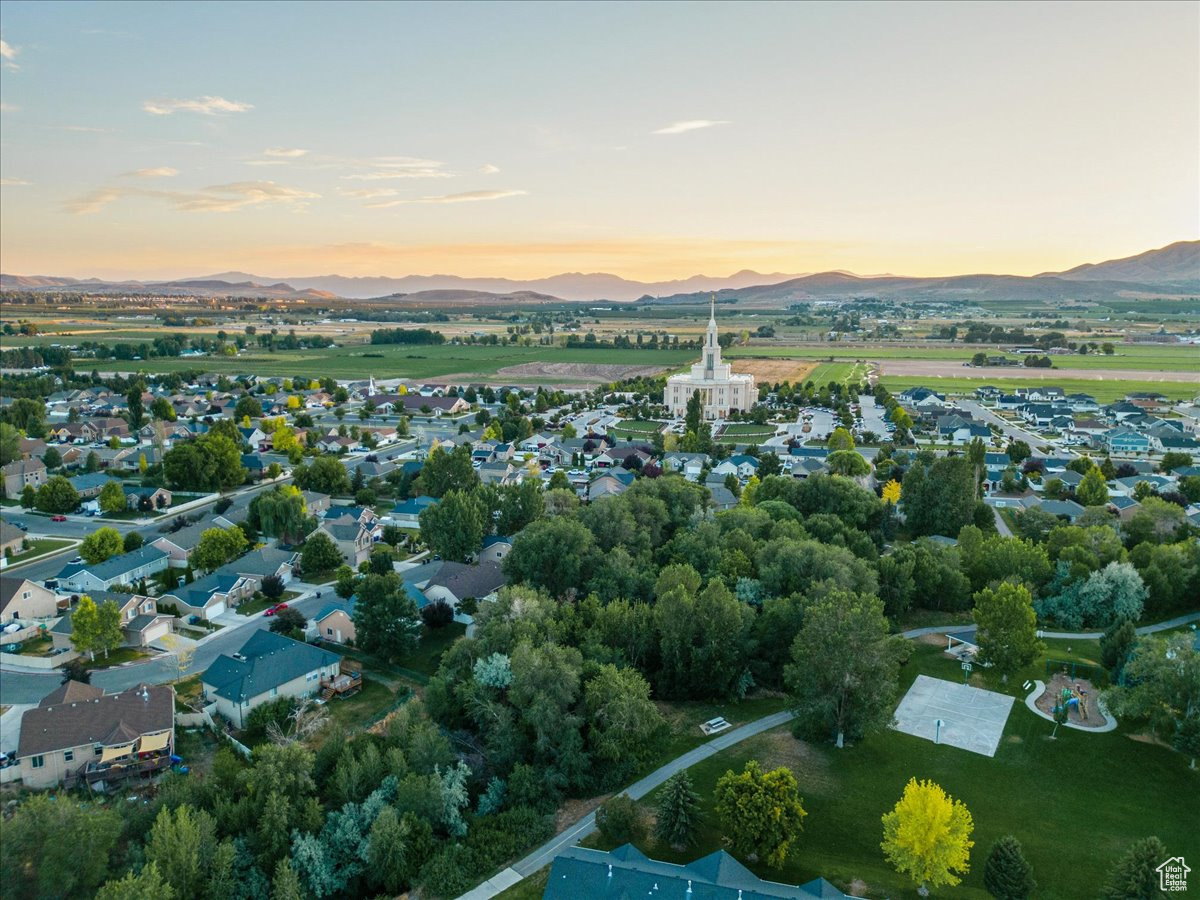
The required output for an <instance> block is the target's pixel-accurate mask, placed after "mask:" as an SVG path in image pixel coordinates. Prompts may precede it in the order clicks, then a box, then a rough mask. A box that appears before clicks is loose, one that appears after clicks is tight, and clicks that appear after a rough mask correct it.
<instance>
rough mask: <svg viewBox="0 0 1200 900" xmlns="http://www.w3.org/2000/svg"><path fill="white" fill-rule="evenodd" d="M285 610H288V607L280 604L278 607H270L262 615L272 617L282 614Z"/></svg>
mask: <svg viewBox="0 0 1200 900" xmlns="http://www.w3.org/2000/svg"><path fill="white" fill-rule="evenodd" d="M287 608H288V605H287V604H286V603H280V604H279V605H278V606H272V607H271V608H269V609H268V610H267V611H266V612H265V613H263V615H264V616H273V615H275V613H277V612H283V611H284V610H285V609H287Z"/></svg>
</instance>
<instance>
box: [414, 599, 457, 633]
mask: <svg viewBox="0 0 1200 900" xmlns="http://www.w3.org/2000/svg"><path fill="white" fill-rule="evenodd" d="M421 621H422V622H424V623H425V624H426V625H427V626H429V627H430V628H445V627H446V626H447V625H449V624H450V623H451V622H453V621H454V610H453V609H452V608H451V606H450V604H449V603H447V602H446V601H445V600H434V601H433V602H432V603H430V604H428V605H426V606H425V607H423V608H422V609H421Z"/></svg>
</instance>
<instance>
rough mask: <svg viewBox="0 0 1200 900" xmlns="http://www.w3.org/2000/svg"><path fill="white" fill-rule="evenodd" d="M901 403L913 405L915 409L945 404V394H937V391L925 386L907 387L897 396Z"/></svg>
mask: <svg viewBox="0 0 1200 900" xmlns="http://www.w3.org/2000/svg"><path fill="white" fill-rule="evenodd" d="M897 400H899V401H900V402H901V403H903V404H905V405H907V406H914V407H916V408H917V409H928V408H929V407H933V406H945V405H946V395H945V394H939V393H938V392H937V391H933V390H930V389H929V388H927V387H915V388H909V389H908V390H907V391H904V392H902V393H901V394H900V395H899V396H898V397H897Z"/></svg>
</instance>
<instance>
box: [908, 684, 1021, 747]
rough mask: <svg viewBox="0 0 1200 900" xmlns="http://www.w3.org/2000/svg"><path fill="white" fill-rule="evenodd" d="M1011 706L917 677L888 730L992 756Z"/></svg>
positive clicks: (1003, 699)
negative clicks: (893, 729)
mask: <svg viewBox="0 0 1200 900" xmlns="http://www.w3.org/2000/svg"><path fill="white" fill-rule="evenodd" d="M1012 705H1013V698H1012V697H1010V696H1008V695H1007V694H997V693H996V692H995V691H985V690H982V689H980V688H975V687H971V686H970V685H968V684H959V683H958V682H954V681H943V680H942V679H940V678H930V677H929V676H928V675H918V676H917V680H916V681H915V682H913V686H912V687H911V688H909V689H908V693H907V694H905V695H904V699H903V700H901V701H900V705H899V706H897V707H896V721H895V724H894V725H893V726H892V727H893V728H895V729H896V730H897V731H903V732H904V733H905V734H911V735H913V736H914V737H919V738H925V739H926V740H929V741H933V742H935V743H938V744H949V745H950V746H951V747H959V748H961V749H963V750H970V751H971V752H972V753H982V754H983V755H984V756H995V755H996V748H997V747H998V746H999V745H1000V736H1001V735H1002V734H1003V733H1004V723H1005V722H1007V721H1008V713H1009V711H1010V710H1011V709H1012Z"/></svg>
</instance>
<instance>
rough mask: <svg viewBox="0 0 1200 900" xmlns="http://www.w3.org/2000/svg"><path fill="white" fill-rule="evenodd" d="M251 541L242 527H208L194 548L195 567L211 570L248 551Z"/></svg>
mask: <svg viewBox="0 0 1200 900" xmlns="http://www.w3.org/2000/svg"><path fill="white" fill-rule="evenodd" d="M248 546H249V543H248V542H247V540H246V535H245V533H244V532H243V531H242V529H240V528H207V529H205V530H204V531H203V532H202V533H201V535H200V540H199V541H197V542H196V546H195V548H194V549H193V550H192V555H191V563H192V566H193V567H194V568H197V569H204V570H205V571H208V572H211V571H213V570H215V569H219V568H220V567H221V566H223V565H225V563H227V562H230V561H232V560H235V559H237V558H238V557H239V556H241V555H242V554H243V553H245V552H246V549H247V547H248Z"/></svg>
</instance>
